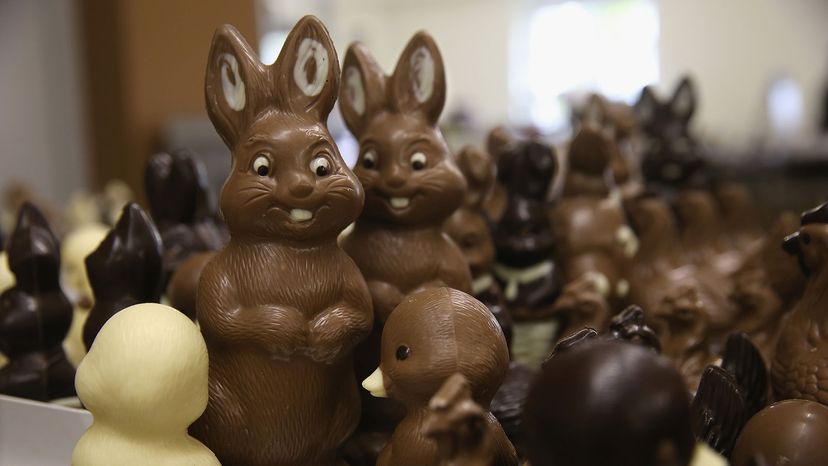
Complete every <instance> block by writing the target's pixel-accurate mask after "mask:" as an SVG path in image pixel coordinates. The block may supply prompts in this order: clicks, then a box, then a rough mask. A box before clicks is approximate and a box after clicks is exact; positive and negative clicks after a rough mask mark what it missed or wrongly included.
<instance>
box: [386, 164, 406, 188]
mask: <svg viewBox="0 0 828 466" xmlns="http://www.w3.org/2000/svg"><path fill="white" fill-rule="evenodd" d="M385 183H386V184H387V185H388V187H390V188H399V187H402V185H404V184H405V173H403V171H402V169H400V168H399V167H397V166H391V167H390V168H389V169H388V176H386V177H385Z"/></svg>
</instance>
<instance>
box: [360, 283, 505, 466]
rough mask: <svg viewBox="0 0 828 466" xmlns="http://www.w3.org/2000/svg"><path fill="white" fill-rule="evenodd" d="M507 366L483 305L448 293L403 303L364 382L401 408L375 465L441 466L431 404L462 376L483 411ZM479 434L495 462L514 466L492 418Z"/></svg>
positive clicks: (429, 292) (430, 292)
mask: <svg viewBox="0 0 828 466" xmlns="http://www.w3.org/2000/svg"><path fill="white" fill-rule="evenodd" d="M508 364H509V352H508V350H507V348H506V340H505V339H504V338H503V332H501V331H500V327H499V326H498V324H497V321H496V320H495V319H494V317H493V316H492V314H491V312H489V310H488V309H487V308H486V306H484V305H483V304H482V303H481V302H479V301H477V300H476V299H474V298H472V297H471V296H470V295H468V294H466V293H463V292H461V291H457V290H453V289H451V288H430V289H426V290H423V291H420V292H418V293H415V294H412V295H411V296H409V297H408V298H406V299H405V300H404V301H403V302H402V303H401V304H400V305H399V306H398V307H397V308H396V309H395V310H394V312H392V313H391V315H390V317H389V318H388V320H387V321H386V323H385V327H384V329H383V332H382V358H381V361H380V367H379V368H378V369H377V370H376V371H375V372H374V373H373V374H372V375H371V376H370V377H368V378H367V379H366V380H365V381H364V382H363V387H365V388H366V389H367V390H369V391H370V392H371V393H372V394H373V395H375V396H390V397H392V398H394V399H396V400H398V401H399V402H401V403H402V404H403V405H404V406H405V410H406V415H405V418H404V419H403V420H402V421H401V422H400V424H399V425H398V426H397V427H396V429H395V430H394V433H393V435H392V436H391V440H390V441H389V443H388V445H387V446H386V447H385V449H383V451H382V453H381V454H380V457H379V461H378V462H377V465H378V466H423V465H433V464H438V461H439V452H438V444H437V443H436V442H434V441H433V440H431V439H429V437H428V435H427V432H426V429H427V427H428V424H427V423H426V419H427V418H428V414H429V400H431V398H432V397H433V396H434V395H435V394H437V393H438V391H439V390H440V388H441V386H442V385H443V384H444V383H445V382H446V380H447V379H449V378H450V377H451V376H452V374H455V373H460V374H462V375H463V376H464V377H465V378H466V379H467V380H468V385H469V390H470V392H471V398H472V399H473V400H474V402H475V403H477V404H478V405H479V406H480V407H481V408H482V409H484V410H488V407H489V404H490V403H491V400H492V397H493V396H494V394H495V392H496V391H497V388H498V387H499V386H500V384H501V382H502V381H503V378H504V376H505V375H506V369H507V367H508ZM480 428H481V429H485V430H486V435H487V436H490V438H491V440H490V441H491V442H492V445H491V446H490V447H489V448H491V452H492V457H493V458H492V464H496V465H503V466H507V465H517V456H516V455H515V450H514V448H513V447H512V445H511V443H509V440H508V439H507V438H506V435H505V434H504V432H503V430H502V429H501V427H500V424H498V422H497V420H496V419H495V417H494V416H493V415H492V414H491V413H486V415H485V417H484V425H483V426H480Z"/></svg>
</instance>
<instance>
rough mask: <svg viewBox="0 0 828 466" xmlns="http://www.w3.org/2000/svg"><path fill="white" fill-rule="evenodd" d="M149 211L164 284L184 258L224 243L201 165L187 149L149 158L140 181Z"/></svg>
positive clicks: (223, 236) (220, 226) (214, 248)
mask: <svg viewBox="0 0 828 466" xmlns="http://www.w3.org/2000/svg"><path fill="white" fill-rule="evenodd" d="M144 184H145V186H144V188H145V190H146V195H147V201H148V202H149V207H150V209H149V211H150V214H151V215H152V219H153V221H154V222H155V225H156V226H157V227H158V232H159V233H160V234H161V242H162V244H163V247H164V249H163V251H164V283H165V288H166V283H167V282H168V281H169V280H170V277H171V276H172V274H173V273H174V272H175V270H176V269H177V268H178V267H179V266H180V265H181V264H182V263H183V262H184V261H185V260H187V258H189V257H190V256H192V255H193V254H195V253H198V252H204V251H215V250H218V249H220V248H221V247H222V246H223V245H224V243H225V242H226V239H227V233H226V231H225V230H224V227H223V225H221V224H220V223H219V221H218V220H217V217H216V213H215V211H214V210H213V206H212V205H211V202H210V193H209V191H208V187H207V176H206V174H205V173H204V167H203V165H202V164H201V163H200V162H199V161H198V160H197V159H196V156H195V155H194V154H193V153H191V152H190V151H189V150H187V149H181V150H178V151H175V152H173V153H172V154H168V153H166V152H161V153H158V154H155V155H153V156H152V157H150V159H149V161H148V162H147V167H146V175H145V178H144Z"/></svg>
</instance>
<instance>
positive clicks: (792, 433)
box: [731, 400, 828, 466]
mask: <svg viewBox="0 0 828 466" xmlns="http://www.w3.org/2000/svg"><path fill="white" fill-rule="evenodd" d="M826 439H828V407H825V405H821V404H819V403H815V402H813V401H807V400H786V401H781V402H779V403H775V404H773V405H771V406H770V407H768V408H765V409H764V410H762V411H760V412H759V413H758V414H756V415H755V416H753V417H752V418H751V419H750V420H749V421H748V422H747V424H745V426H744V427H743V428H742V433H741V434H740V435H739V439H738V440H737V441H736V448H735V449H734V450H733V457H732V458H731V460H732V462H731V464H732V465H733V466H750V465H751V464H754V465H757V466H758V465H760V464H763V463H757V462H755V461H756V458H762V459H763V460H764V464H767V465H768V466H783V465H784V466H817V465H824V464H828V448H826V444H825V442H826ZM752 460H753V461H754V463H751V461H752Z"/></svg>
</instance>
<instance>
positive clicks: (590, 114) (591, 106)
mask: <svg viewBox="0 0 828 466" xmlns="http://www.w3.org/2000/svg"><path fill="white" fill-rule="evenodd" d="M608 120H609V118H607V111H606V103H605V102H604V100H603V99H602V98H601V96H599V95H598V94H591V95H590V96H589V99H587V102H586V107H584V113H583V116H582V117H581V121H582V122H583V123H584V124H590V125H594V126H595V127H597V128H603V127H604V126H605V125H606V124H607V123H608Z"/></svg>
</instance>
